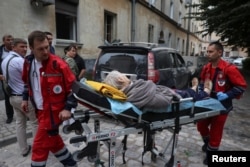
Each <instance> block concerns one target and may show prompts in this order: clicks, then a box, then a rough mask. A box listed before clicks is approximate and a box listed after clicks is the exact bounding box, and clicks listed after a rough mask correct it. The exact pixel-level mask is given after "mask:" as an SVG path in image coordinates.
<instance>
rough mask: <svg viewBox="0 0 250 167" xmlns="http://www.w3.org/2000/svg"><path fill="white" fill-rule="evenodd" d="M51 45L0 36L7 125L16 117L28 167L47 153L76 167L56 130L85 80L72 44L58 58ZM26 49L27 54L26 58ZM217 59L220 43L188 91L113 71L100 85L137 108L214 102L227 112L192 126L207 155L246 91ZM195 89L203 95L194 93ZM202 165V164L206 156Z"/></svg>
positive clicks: (41, 166)
mask: <svg viewBox="0 0 250 167" xmlns="http://www.w3.org/2000/svg"><path fill="white" fill-rule="evenodd" d="M52 40H53V35H52V33H50V32H42V31H33V32H31V33H30V34H29V35H28V42H27V41H26V40H25V39H22V38H13V36H12V35H10V34H6V35H4V36H3V45H2V46H1V47H0V58H1V68H0V69H1V70H0V72H1V73H0V80H1V82H3V81H4V80H7V81H8V84H9V86H10V87H11V89H12V92H11V94H10V96H8V95H7V94H6V92H5V91H4V94H5V107H6V116H7V120H6V123H7V124H9V123H11V122H12V121H13V116H14V113H15V117H16V129H17V134H16V135H17V141H18V144H19V147H20V154H21V155H22V156H27V155H28V154H29V153H30V151H31V150H32V157H31V166H32V167H45V166H46V161H47V158H48V155H49V152H52V153H53V154H54V156H55V157H56V158H57V159H58V160H59V161H60V162H61V163H62V164H63V165H64V166H68V167H76V166H77V163H76V162H75V161H74V160H73V158H72V155H71V153H70V152H69V151H68V149H67V148H66V146H65V144H64V142H63V140H62V138H61V136H60V134H59V126H60V125H61V123H62V122H63V121H65V120H68V119H69V118H71V109H74V108H76V106H77V100H76V99H75V98H74V96H73V94H72V92H71V87H72V84H73V82H74V81H77V80H78V81H79V80H80V79H81V78H83V77H84V75H85V63H84V60H83V58H82V57H81V56H80V55H78V53H77V51H78V47H77V45H76V44H70V45H69V46H67V47H66V48H65V49H64V53H65V55H63V56H62V57H60V56H57V55H56V53H55V48H54V47H53V46H52ZM28 47H29V49H30V51H31V53H30V54H29V55H26V54H27V49H28ZM222 54H223V46H222V45H221V44H220V43H219V42H212V43H210V44H209V45H208V47H207V57H208V60H209V63H208V64H207V65H205V66H204V67H203V69H202V72H201V76H200V78H201V80H200V81H198V79H197V78H194V79H193V80H192V88H190V89H187V90H172V89H170V88H167V87H164V86H159V85H155V84H154V83H153V82H151V81H143V80H137V81H134V82H131V81H130V80H129V79H128V78H127V77H126V76H125V75H123V74H121V73H119V72H118V71H113V72H111V73H109V75H108V76H107V77H106V79H105V80H104V82H105V83H106V84H109V85H111V86H113V87H115V88H117V89H119V90H121V91H123V92H124V93H125V94H126V95H127V96H128V99H127V100H128V101H130V102H131V103H134V104H135V106H137V107H138V108H141V107H145V106H147V107H151V108H155V107H166V106H168V105H169V104H170V103H171V100H172V98H173V97H177V98H183V97H187V96H191V97H194V98H196V100H202V99H204V98H208V97H211V98H215V99H217V100H219V101H220V102H221V103H222V104H223V105H224V107H225V108H226V110H225V112H223V113H221V114H220V115H218V116H214V117H210V118H207V119H204V120H201V121H199V122H198V123H197V129H198V131H199V132H200V134H201V136H202V139H203V141H204V146H202V150H203V151H204V152H206V153H207V152H209V151H216V150H218V149H219V146H220V142H221V139H222V134H223V128H224V124H225V122H226V119H227V116H228V113H229V112H230V111H231V110H232V108H233V106H232V99H234V98H240V97H241V95H242V94H243V92H244V91H245V89H246V86H247V84H246V81H245V79H244V78H243V76H242V75H241V73H240V72H239V70H238V69H237V68H236V67H235V66H234V65H231V64H228V63H227V62H225V61H224V60H222V59H221V56H222ZM8 73H11V75H8ZM65 76H66V77H65ZM2 85H3V84H2ZM198 87H201V88H202V90H201V91H198ZM3 90H4V88H3ZM145 90H147V91H145ZM27 118H28V119H29V122H30V123H31V126H32V128H33V136H34V140H33V144H32V147H31V146H30V145H28V144H27V136H26V122H27ZM204 164H207V156H206V158H205V159H204Z"/></svg>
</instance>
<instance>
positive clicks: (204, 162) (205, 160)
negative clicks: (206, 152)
mask: <svg viewBox="0 0 250 167" xmlns="http://www.w3.org/2000/svg"><path fill="white" fill-rule="evenodd" d="M203 164H204V165H207V156H206V157H205V159H204V160H203Z"/></svg>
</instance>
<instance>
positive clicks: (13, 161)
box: [0, 77, 250, 167]
mask: <svg viewBox="0 0 250 167" xmlns="http://www.w3.org/2000/svg"><path fill="white" fill-rule="evenodd" d="M247 81H248V83H250V79H249V77H248V78H247ZM249 97H250V88H249V87H248V90H247V91H246V93H245V95H244V97H243V98H242V99H241V100H235V101H234V110H233V111H231V113H230V114H229V118H228V120H227V122H226V125H225V130H224V136H223V139H222V143H221V147H220V150H228V151H231V150H232V151H243V150H247V151H250V128H249V127H250V122H249V119H250V112H249V110H250V103H249ZM5 120H6V115H5V108H4V101H0V167H28V166H30V158H31V157H30V156H31V155H29V156H28V157H25V158H24V157H22V156H21V155H20V154H19V147H18V145H17V143H16V138H15V131H16V130H15V121H13V122H12V123H11V124H5ZM100 121H101V129H102V130H105V129H106V130H107V129H119V128H122V126H121V125H120V124H119V123H118V122H113V121H110V120H107V119H103V118H101V119H100ZM88 125H89V126H90V127H91V128H93V119H90V122H89V124H88ZM60 131H61V134H62V137H63V139H64V141H65V143H66V145H67V147H68V148H69V150H70V151H71V152H74V151H76V150H80V149H82V148H83V147H84V146H85V143H80V144H79V145H73V144H69V140H70V138H71V137H73V136H76V134H74V133H70V134H67V135H66V134H63V133H62V130H61V129H60ZM30 132H31V128H30V126H29V125H28V134H30ZM171 136H172V133H171V132H169V131H167V130H164V131H161V132H158V133H157V134H156V147H157V148H158V150H159V151H161V150H162V149H163V147H164V146H167V143H168V141H169V139H170V138H171ZM121 139H122V138H118V139H117V141H118V142H117V143H119V141H120V140H121ZM28 142H29V143H30V144H31V143H32V138H29V140H28ZM202 144H203V143H202V140H201V138H200V135H199V134H198V132H197V130H196V126H195V125H194V124H187V125H183V126H182V128H181V131H180V133H179V137H178V147H177V150H176V157H175V159H176V160H178V161H180V162H181V166H182V167H203V166H204V165H203V164H202V161H203V158H204V156H205V154H204V153H203V152H202V151H201V146H202ZM127 147H128V149H127V151H126V156H125V159H126V161H127V163H126V164H122V162H123V161H122V156H117V157H116V161H115V162H116V166H119V167H120V166H122V167H141V166H142V164H141V159H142V157H141V153H142V151H143V135H142V134H131V135H129V137H128V145H127ZM170 151H171V148H169V149H168V150H167V152H166V154H165V156H166V157H167V158H169V155H170ZM100 156H101V160H102V161H103V162H104V165H105V166H106V167H107V166H108V149H107V147H106V146H105V145H103V146H101V152H100ZM143 159H144V163H145V164H144V167H164V164H165V162H164V161H162V160H161V159H157V161H156V162H152V161H151V154H150V153H146V154H145V155H144V158H143ZM47 166H48V167H62V165H61V164H60V163H59V162H58V161H57V159H55V158H54V156H52V155H50V156H49V159H48V162H47ZM78 166H79V167H91V166H94V164H93V163H90V162H88V160H87V158H84V159H83V160H81V161H79V162H78Z"/></svg>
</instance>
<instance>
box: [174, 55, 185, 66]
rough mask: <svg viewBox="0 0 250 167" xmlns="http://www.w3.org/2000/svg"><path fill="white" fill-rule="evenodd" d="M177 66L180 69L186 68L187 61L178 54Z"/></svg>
mask: <svg viewBox="0 0 250 167" xmlns="http://www.w3.org/2000/svg"><path fill="white" fill-rule="evenodd" d="M176 64H177V66H178V67H185V61H184V60H183V58H182V57H181V55H179V54H178V53H176Z"/></svg>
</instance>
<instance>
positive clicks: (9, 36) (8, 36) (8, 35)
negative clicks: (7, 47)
mask: <svg viewBox="0 0 250 167" xmlns="http://www.w3.org/2000/svg"><path fill="white" fill-rule="evenodd" d="M5 38H13V36H12V35H10V34H4V35H3V38H2V40H3V41H4V40H5Z"/></svg>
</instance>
